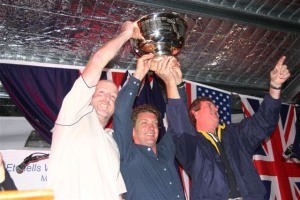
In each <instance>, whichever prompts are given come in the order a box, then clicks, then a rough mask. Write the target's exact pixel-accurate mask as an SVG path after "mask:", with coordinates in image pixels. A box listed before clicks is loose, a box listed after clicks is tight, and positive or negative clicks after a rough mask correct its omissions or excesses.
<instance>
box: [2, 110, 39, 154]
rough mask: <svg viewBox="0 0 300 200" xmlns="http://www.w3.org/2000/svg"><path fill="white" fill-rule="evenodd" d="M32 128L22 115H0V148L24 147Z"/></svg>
mask: <svg viewBox="0 0 300 200" xmlns="http://www.w3.org/2000/svg"><path fill="white" fill-rule="evenodd" d="M32 130H33V128H32V126H31V125H30V124H29V123H28V122H27V120H26V119H25V118H24V117H3V116H1V117H0V149H2V150H3V149H24V145H25V142H26V140H27V138H28V136H29V135H30V133H31V131H32Z"/></svg>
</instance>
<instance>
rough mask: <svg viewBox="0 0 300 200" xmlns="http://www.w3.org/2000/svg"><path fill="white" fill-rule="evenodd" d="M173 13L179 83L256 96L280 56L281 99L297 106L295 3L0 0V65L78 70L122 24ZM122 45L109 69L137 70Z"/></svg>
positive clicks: (299, 5) (298, 21)
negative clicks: (180, 27)
mask: <svg viewBox="0 0 300 200" xmlns="http://www.w3.org/2000/svg"><path fill="white" fill-rule="evenodd" d="M154 12H177V13H179V14H180V15H181V16H182V17H183V18H184V19H185V20H186V22H187V25H188V30H187V34H186V39H185V43H184V47H183V48H182V49H181V52H180V53H179V54H178V55H177V58H178V60H179V61H180V62H181V67H182V71H183V73H184V78H185V79H187V80H191V81H195V82H199V83H204V84H207V85H211V86H215V87H218V88H221V89H225V90H227V91H231V92H235V93H241V94H248V95H253V96H258V97H261V96H263V94H264V93H265V92H266V91H267V90H268V83H269V72H270V70H271V69H272V68H273V66H274V65H275V63H276V62H277V60H278V59H279V57H280V56H281V55H286V56H287V59H286V63H287V65H288V66H289V69H290V71H291V72H292V76H291V78H290V79H289V81H288V82H287V83H286V84H285V85H284V88H283V100H284V102H287V103H296V104H300V0H159V1H158V0H152V1H147V0H47V1H46V0H44V1H39V0H0V19H1V21H0V52H1V53H0V60H22V61H33V62H42V63H52V64H61V65H75V66H84V65H85V63H86V62H87V60H88V58H89V56H90V55H91V53H92V52H93V51H95V50H96V49H97V48H99V47H101V46H102V45H103V44H104V43H105V42H106V41H108V40H109V39H111V38H112V37H113V36H115V35H116V33H117V32H118V31H119V29H120V26H121V25H122V23H123V22H124V21H126V20H131V21H134V20H137V19H139V18H140V17H141V16H144V15H147V14H150V13H154ZM136 58H137V56H136V55H135V54H134V53H133V50H132V48H131V46H130V43H127V44H126V45H125V46H124V48H122V50H121V51H120V53H119V55H118V56H117V57H116V58H115V59H114V60H113V61H112V62H111V63H110V64H109V66H108V67H110V68H118V69H135V63H136Z"/></svg>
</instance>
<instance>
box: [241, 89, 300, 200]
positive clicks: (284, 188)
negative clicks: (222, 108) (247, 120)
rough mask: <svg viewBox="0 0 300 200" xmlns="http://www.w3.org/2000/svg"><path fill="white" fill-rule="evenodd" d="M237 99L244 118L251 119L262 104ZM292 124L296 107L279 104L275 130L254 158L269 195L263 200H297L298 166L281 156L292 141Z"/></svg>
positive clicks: (299, 190)
mask: <svg viewBox="0 0 300 200" xmlns="http://www.w3.org/2000/svg"><path fill="white" fill-rule="evenodd" d="M240 98H241V103H242V108H243V111H244V115H245V117H249V116H251V115H253V114H254V113H255V111H257V109H258V107H259V105H260V103H261V102H262V99H260V98H254V97H249V96H245V95H240ZM295 122H296V113H295V106H293V105H286V104H282V106H281V112H280V119H279V122H278V125H277V127H276V129H275V130H274V132H273V134H272V135H271V136H270V137H269V138H267V139H266V140H265V141H264V142H263V143H262V145H261V147H259V148H258V150H257V151H256V153H255V155H254V156H253V163H254V165H255V167H256V168H257V171H258V173H259V174H260V178H261V180H262V181H263V183H264V185H265V187H266V190H267V192H268V194H267V196H266V197H265V199H268V200H279V199H282V200H291V199H294V200H296V199H300V165H299V164H300V163H299V162H297V161H296V160H294V159H292V160H287V159H285V158H284V157H283V152H284V151H285V150H286V148H287V147H288V146H289V145H290V144H292V143H293V141H294V138H295V134H296V127H295Z"/></svg>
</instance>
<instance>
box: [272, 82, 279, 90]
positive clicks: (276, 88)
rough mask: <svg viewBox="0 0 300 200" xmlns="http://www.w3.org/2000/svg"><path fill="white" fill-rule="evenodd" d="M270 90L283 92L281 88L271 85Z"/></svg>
mask: <svg viewBox="0 0 300 200" xmlns="http://www.w3.org/2000/svg"><path fill="white" fill-rule="evenodd" d="M270 88H272V89H274V90H281V86H280V87H275V86H274V85H272V84H271V83H270Z"/></svg>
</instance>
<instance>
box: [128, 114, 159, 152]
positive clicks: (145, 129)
mask: <svg viewBox="0 0 300 200" xmlns="http://www.w3.org/2000/svg"><path fill="white" fill-rule="evenodd" d="M157 137H158V120H157V117H156V115H155V114H154V113H151V112H141V113H139V114H138V115H137V120H136V123H135V126H134V127H133V140H134V142H135V143H136V144H141V145H145V146H148V147H151V148H152V147H153V148H155V147H156V141H157Z"/></svg>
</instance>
